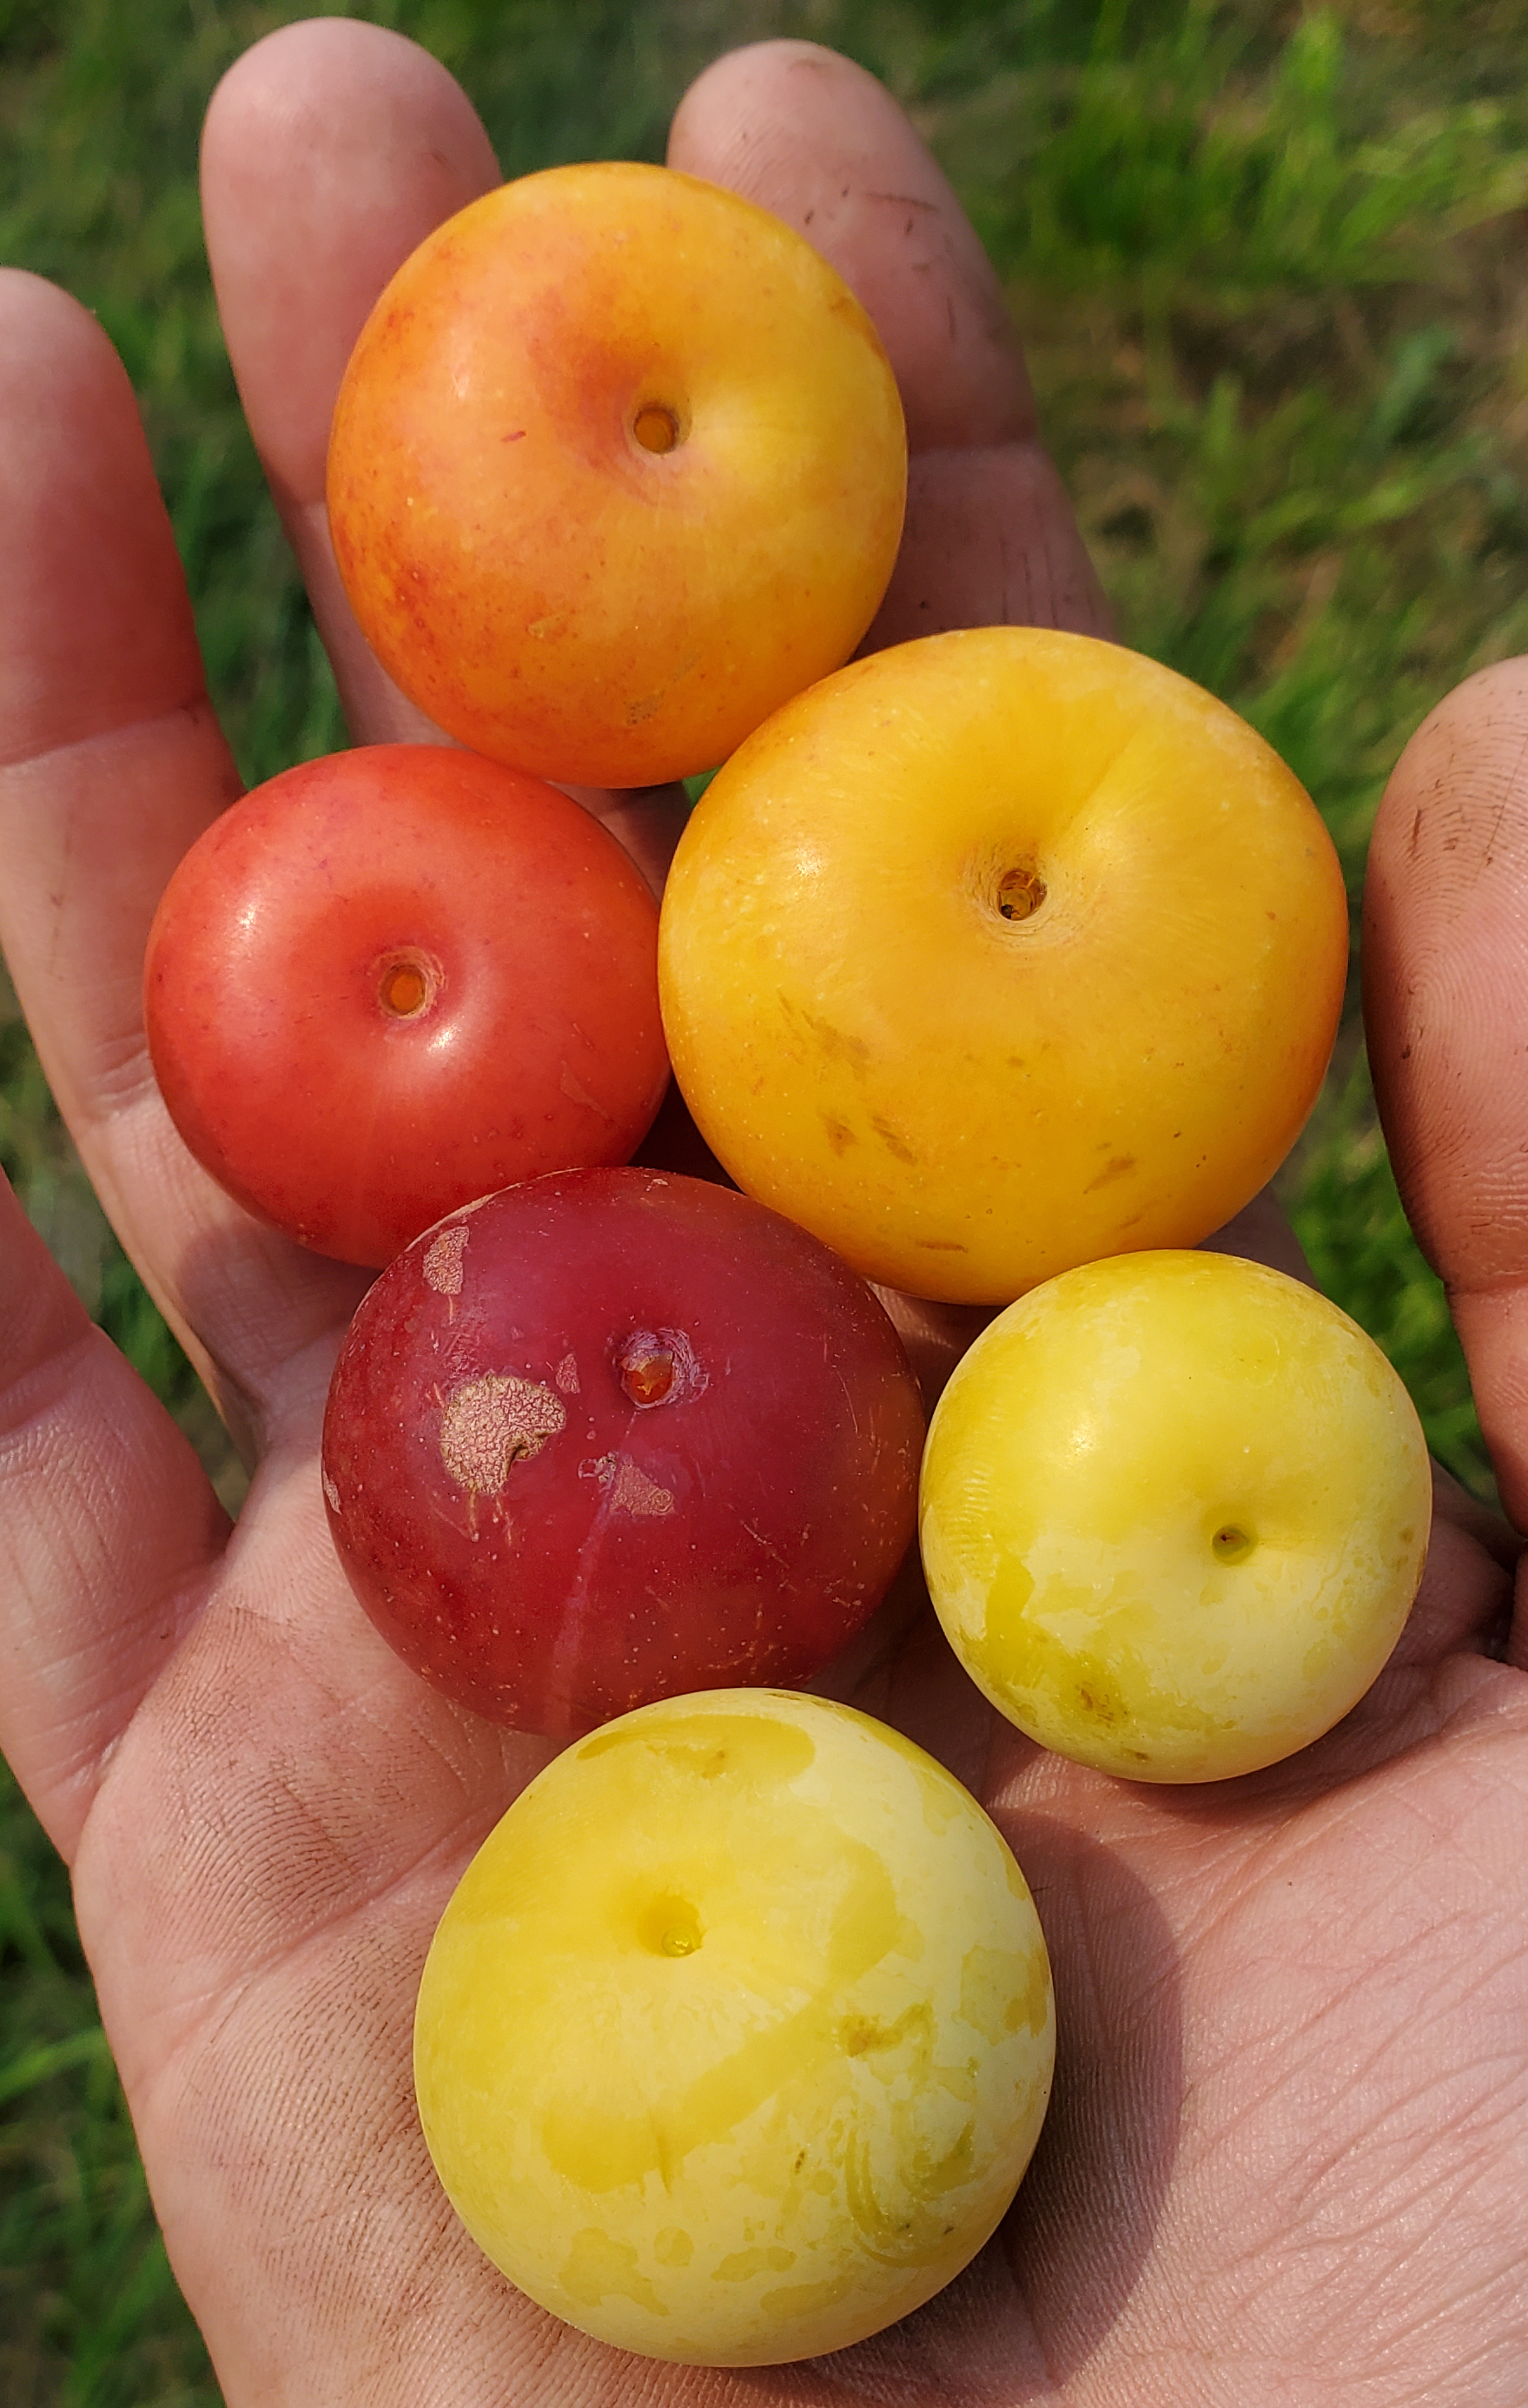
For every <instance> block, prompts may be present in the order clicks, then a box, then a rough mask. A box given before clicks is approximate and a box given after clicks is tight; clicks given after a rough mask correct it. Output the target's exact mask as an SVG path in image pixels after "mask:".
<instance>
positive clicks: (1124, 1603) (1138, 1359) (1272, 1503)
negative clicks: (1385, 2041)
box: [920, 1252, 1432, 1781]
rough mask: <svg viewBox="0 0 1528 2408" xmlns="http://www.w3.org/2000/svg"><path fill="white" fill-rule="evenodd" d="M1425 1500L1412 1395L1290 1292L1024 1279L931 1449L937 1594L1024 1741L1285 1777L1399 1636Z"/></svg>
mask: <svg viewBox="0 0 1528 2408" xmlns="http://www.w3.org/2000/svg"><path fill="white" fill-rule="evenodd" d="M1431 1502H1432V1484H1431V1478H1430V1474H1429V1468H1428V1460H1427V1448H1426V1443H1425V1441H1424V1440H1423V1438H1422V1434H1421V1426H1420V1424H1419V1422H1418V1419H1417V1414H1416V1412H1415V1409H1414V1408H1413V1406H1412V1403H1411V1400H1410V1398H1409V1397H1408V1396H1407V1391H1406V1389H1405V1387H1404V1385H1403V1384H1402V1382H1401V1380H1400V1379H1399V1377H1398V1376H1397V1374H1396V1372H1395V1371H1394V1369H1392V1366H1391V1364H1390V1363H1389V1362H1387V1360H1386V1358H1385V1356H1384V1355H1382V1354H1381V1352H1380V1350H1379V1349H1378V1346H1376V1345H1375V1344H1374V1342H1373V1340H1371V1339H1369V1338H1368V1337H1366V1336H1365V1335H1364V1331H1363V1330H1361V1329H1360V1328H1358V1326H1356V1324H1354V1323H1353V1322H1351V1321H1349V1318H1348V1317H1347V1315H1346V1314H1345V1313H1343V1312H1339V1311H1338V1309H1337V1307H1336V1306H1335V1305H1334V1304H1332V1303H1330V1302H1329V1301H1328V1299H1327V1298H1326V1297H1322V1296H1320V1295H1318V1294H1317V1293H1316V1291H1315V1290H1314V1289H1312V1288H1308V1287H1307V1286H1305V1285H1304V1284H1303V1283H1301V1282H1300V1281H1298V1280H1294V1279H1290V1278H1287V1277H1286V1276H1285V1275H1284V1274H1283V1273H1282V1272H1280V1271H1276V1270H1270V1269H1267V1268H1266V1266H1264V1265H1263V1264H1261V1263H1250V1262H1243V1261H1240V1260H1238V1259H1237V1258H1236V1257H1235V1256H1232V1255H1228V1254H1196V1253H1192V1252H1182V1253H1178V1252H1169V1253H1161V1254H1125V1255H1116V1256H1113V1257H1110V1258H1109V1259H1107V1260H1106V1261H1102V1262H1096V1263H1091V1264H1087V1265H1084V1266H1083V1267H1082V1268H1080V1269H1075V1270H1071V1271H1067V1272H1064V1274H1062V1275H1061V1276H1060V1277H1059V1278H1057V1279H1054V1280H1051V1281H1050V1282H1048V1283H1046V1284H1045V1285H1043V1286H1041V1287H1037V1288H1035V1290H1033V1292H1032V1293H1031V1294H1029V1295H1028V1296H1026V1297H1021V1299H1020V1300H1019V1301H1018V1302H1017V1303H1015V1304H1013V1305H1011V1306H1010V1307H1009V1308H1008V1310H1007V1312H1004V1313H1001V1314H999V1316H998V1317H997V1319H996V1320H995V1321H993V1322H992V1323H991V1324H990V1326H988V1328H987V1329H986V1330H985V1331H984V1332H983V1333H982V1335H981V1337H980V1338H978V1340H977V1342H976V1344H975V1345H974V1346H973V1347H972V1348H971V1350H970V1352H969V1353H968V1354H967V1355H965V1356H964V1359H963V1361H962V1362H961V1364H960V1366H959V1368H958V1369H957V1370H956V1372H955V1374H954V1377H953V1378H952V1379H951V1381H950V1384H949V1386H948V1387H947V1388H946V1390H945V1392H944V1395H943V1397H942V1398H941V1399H940V1402H939V1405H938V1407H937V1408H936V1410H935V1415H934V1419H933V1423H932V1425H931V1426H930V1431H929V1439H928V1445H927V1448H926V1451H925V1454H924V1459H923V1472H922V1484H921V1507H920V1517H921V1544H922V1550H923V1562H924V1569H925V1570H926V1572H927V1575H928V1584H929V1591H930V1594H931V1596H932V1597H933V1599H934V1603H935V1609H936V1611H937V1613H938V1615H939V1618H940V1621H941V1622H942V1624H943V1625H944V1628H945V1630H946V1632H947V1634H948V1636H949V1638H950V1643H951V1644H952V1646H953V1647H954V1649H955V1651H956V1653H957V1655H958V1656H960V1658H961V1660H962V1662H963V1663H964V1666H965V1669H966V1670H967V1671H968V1672H969V1673H970V1675H971V1677H972V1679H973V1680H974V1681H975V1682H976V1683H977V1684H978V1687H979V1688H980V1689H981V1690H983V1691H984V1693H985V1694H986V1696H987V1697H988V1698H990V1699H991V1700H992V1703H993V1704H994V1705H995V1706H997V1707H998V1708H999V1709H1000V1710H1001V1712H1002V1713H1005V1714H1007V1716H1008V1718H1009V1720H1010V1721H1012V1722H1015V1723H1017V1724H1018V1725H1019V1727H1020V1728H1021V1729H1022V1730H1024V1731H1027V1732H1028V1733H1029V1735H1030V1736H1031V1738H1033V1739H1036V1740H1038V1741H1040V1742H1042V1743H1043V1744H1044V1745H1045V1746H1046V1747H1049V1748H1053V1749H1055V1750H1056V1751H1057V1752H1058V1753H1059V1754H1061V1755H1063V1756H1071V1757H1073V1758H1075V1759H1077V1760H1078V1761H1079V1762H1082V1763H1085V1764H1091V1765H1094V1766H1097V1767H1098V1768H1100V1769H1101V1770H1104V1771H1106V1772H1111V1773H1119V1774H1123V1775H1126V1776H1128V1777H1129V1778H1130V1779H1132V1780H1137V1781H1217V1780H1221V1779H1223V1778H1226V1777H1228V1776H1231V1775H1234V1774H1238V1773H1244V1772H1250V1771H1252V1770H1256V1769H1257V1768H1259V1767H1260V1766H1263V1765H1266V1764H1272V1763H1276V1762H1278V1760H1279V1759H1280V1758H1282V1757H1284V1756H1290V1755H1292V1754H1293V1753H1294V1752H1295V1750H1296V1749H1298V1748H1301V1747H1304V1746H1306V1745H1307V1743H1308V1742H1310V1741H1312V1740H1314V1739H1317V1738H1319V1737H1320V1736H1321V1733H1322V1732H1323V1731H1326V1730H1328V1729H1330V1727H1332V1726H1333V1725H1334V1724H1335V1723H1336V1722H1337V1721H1339V1720H1340V1718H1341V1717H1342V1716H1343V1715H1344V1714H1345V1713H1347V1712H1348V1711H1349V1708H1350V1707H1351V1706H1353V1705H1354V1704H1356V1703H1357V1701H1358V1699H1360V1698H1361V1697H1362V1696H1363V1694H1364V1691H1365V1690H1366V1689H1367V1688H1368V1687H1369V1685H1370V1684H1371V1683H1372V1682H1373V1681H1374V1679H1375V1677H1376V1675H1377V1674H1378V1672H1379V1670H1380V1669H1381V1668H1382V1666H1383V1665H1384V1662H1385V1660H1386V1658H1387V1656H1389V1655H1390V1653H1391V1651H1392V1648H1393V1646H1394V1644H1395V1641H1396V1639H1397V1638H1398V1636H1399V1634H1400V1630H1401V1627H1402V1625H1403V1623H1404V1622H1405V1620H1406V1617H1407V1611H1408V1609H1409V1607H1410V1605H1411V1601H1412V1598H1413V1597H1414V1596H1415V1594H1416V1589H1417V1584H1418V1582H1419V1580H1420V1579H1421V1567H1422V1560H1423V1556H1424V1555H1425V1553H1426V1547H1427V1536H1428V1526H1429V1520H1430V1514H1431Z"/></svg>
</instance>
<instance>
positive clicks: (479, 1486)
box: [440, 1372, 567, 1496]
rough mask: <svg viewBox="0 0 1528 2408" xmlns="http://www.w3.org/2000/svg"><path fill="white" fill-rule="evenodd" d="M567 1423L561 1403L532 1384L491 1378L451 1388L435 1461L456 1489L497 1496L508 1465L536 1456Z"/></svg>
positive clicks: (498, 1376) (495, 1375) (493, 1374)
mask: <svg viewBox="0 0 1528 2408" xmlns="http://www.w3.org/2000/svg"><path fill="white" fill-rule="evenodd" d="M566 1421H567V1412H566V1410H565V1409H564V1404H563V1400H562V1398H560V1397H557V1396H554V1395H553V1393H552V1391H551V1390H550V1388H549V1387H547V1386H545V1385H544V1384H543V1383H539V1382H537V1381H534V1380H517V1379H513V1378H509V1377H506V1376H503V1375H501V1374H499V1373H496V1372H491V1373H489V1374H488V1376H487V1377H486V1378H484V1379H481V1380H467V1381H465V1382H464V1383H463V1385H462V1386H461V1387H460V1388H453V1389H452V1391H451V1393H450V1396H449V1397H448V1398H447V1399H446V1404H445V1409H444V1411H443V1412H442V1414H441V1419H440V1459H441V1461H442V1462H443V1463H444V1465H445V1467H446V1469H447V1470H448V1471H449V1472H450V1476H451V1478H452V1479H453V1480H454V1481H455V1482H456V1483H457V1485H458V1486H459V1487H462V1488H465V1489H467V1490H468V1491H469V1492H470V1493H471V1494H472V1495H474V1496H481V1495H484V1494H490V1495H496V1494H497V1492H498V1491H499V1490H500V1489H501V1488H502V1487H503V1486H504V1484H505V1482H506V1481H507V1479H508V1477H509V1470H510V1466H511V1465H512V1464H516V1463H521V1462H524V1461H525V1460H527V1459H528V1458H529V1457H530V1456H531V1455H539V1454H540V1452H541V1449H542V1448H543V1447H544V1446H545V1444H546V1442H547V1441H548V1439H549V1438H555V1437H556V1436H557V1434H558V1432H559V1430H561V1429H562V1428H564V1426H565V1424H566Z"/></svg>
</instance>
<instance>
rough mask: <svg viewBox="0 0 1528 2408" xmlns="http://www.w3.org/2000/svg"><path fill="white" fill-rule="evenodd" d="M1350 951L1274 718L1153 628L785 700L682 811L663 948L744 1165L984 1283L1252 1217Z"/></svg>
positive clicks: (1023, 644)
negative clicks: (1241, 706) (1230, 706)
mask: <svg viewBox="0 0 1528 2408" xmlns="http://www.w3.org/2000/svg"><path fill="white" fill-rule="evenodd" d="M1347 967H1348V914H1347V903H1346V897H1345V895H1344V891H1343V882H1342V877H1341V873H1340V870H1339V867H1338V864H1337V860H1336V855H1335V852H1334V849H1333V846H1332V842H1331V839H1330V838H1329V837H1328V835H1327V833H1326V830H1325V828H1324V826H1323V824H1322V823H1321V818H1320V816H1319V814H1318V812H1317V811H1316V809H1315V807H1314V805H1313V804H1312V803H1311V801H1310V799H1309V797H1308V796H1307V794H1306V793H1305V791H1304V789H1303V787H1301V785H1300V784H1299V782H1298V781H1297V780H1296V779H1295V778H1294V777H1293V775H1292V773H1291V771H1290V770H1289V769H1287V768H1286V767H1284V765H1283V764H1282V763H1281V762H1280V761H1279V760H1278V756H1277V755H1276V754H1275V753H1273V752H1272V751H1271V750H1270V749H1269V747H1268V746H1267V745H1266V744H1265V743H1264V741H1263V739H1262V738H1260V737H1259V736H1257V735H1256V734H1255V733H1254V732H1253V730H1252V729H1251V728H1250V727H1249V726H1248V725H1247V724H1245V722H1243V721H1242V720H1240V719H1238V718H1237V717H1236V716H1235V713H1234V712H1232V711H1230V710H1227V709H1226V708H1225V706H1224V705H1223V704H1221V703H1220V702H1218V701H1216V700H1215V699H1214V697H1213V696H1212V695H1208V694H1206V693H1204V692H1203V691H1202V690H1201V689H1200V688H1199V687H1197V686H1194V685H1192V684H1191V683H1189V682H1188V681H1187V680H1185V679H1183V678H1180V677H1178V676H1176V675H1174V674H1173V673H1172V672H1171V671H1170V670H1167V669H1164V668H1163V667H1160V666H1159V665H1158V664H1156V663H1155V662H1152V661H1150V660H1146V659H1144V658H1142V657H1141V656H1140V655H1139V654H1136V653H1133V652H1126V651H1125V650H1123V649H1122V648H1121V647H1120V646H1118V645H1113V644H1106V643H1102V642H1099V641H1097V640H1095V639H1093V638H1088V637H1083V636H1069V635H1059V634H1055V633H1053V632H1051V631H1050V630H1048V629H1039V628H1021V627H980V628H970V629H964V630H961V631H958V632H955V633H952V634H950V635H943V636H935V637H928V638H922V639H921V640H920V641H918V642H916V643H911V644H905V645H900V646H897V647H895V648H894V649H893V650H892V651H890V652H880V653H878V654H877V655H875V656H874V657H872V658H869V659H865V660H863V661H858V662H855V663H853V664H851V665H850V667H848V668H845V669H841V670H839V671H838V672H837V674H836V675H835V676H834V677H831V678H828V679H826V680H824V681H822V682H821V684H820V685H818V686H815V687H814V688H812V689H811V690H810V691H809V692H808V693H806V694H803V695H798V696H797V697H796V699H795V700H794V701H793V702H792V703H789V704H787V705H786V706H785V708H784V709H783V710H780V711H778V712H777V713H776V714H775V716H774V717H773V718H772V719H770V720H769V721H768V722H767V723H766V724H764V726H763V727H762V728H760V729H759V730H758V731H757V732H756V733H755V734H754V735H753V736H752V737H751V738H750V739H749V741H748V742H747V743H746V744H745V745H743V746H742V747H741V749H740V750H739V751H738V752H737V753H735V755H734V757H733V758H732V760H731V761H729V762H728V763H727V765H726V766H725V767H724V768H723V769H722V770H721V772H720V774H719V775H718V776H717V777H716V778H715V779H714V780H713V781H712V782H711V784H710V786H709V787H708V788H707V792H706V793H705V795H704V796H702V798H701V801H700V803H699V805H698V806H697V808H696V810H695V811H694V812H693V816H692V818H691V821H690V824H689V826H688V827H687V829H686V831H685V834H684V837H683V839H681V842H680V845H679V849H678V857H677V859H676V861H675V864H674V869H673V873H672V875H671V877H670V880H669V884H668V889H667V893H666V895H665V896H664V909H663V920H662V925H661V933H660V939H659V977H660V994H661V997H662V1002H663V1011H664V1028H665V1031H666V1034H667V1037H668V1042H669V1049H670V1054H671V1055H672V1059H673V1063H674V1068H675V1071H676V1073H677V1075H678V1082H679V1084H680V1086H681V1088H682V1089H683V1092H684V1095H685V1097H686V1100H687V1101H688V1103H689V1105H690V1108H691V1110H692V1111H693V1114H694V1117H695V1120H696V1122H697V1123H698V1125H699V1126H700V1128H701V1131H702V1133H703V1134H704V1136H705V1137H706V1139H707V1142H708V1143H709V1144H710V1146H711V1147H712V1149H713V1150H714V1152H715V1153H716V1154H718V1156H719V1157H720V1158H721V1162H722V1163H723V1164H724V1165H725V1167H726V1168H727V1169H728V1170H729V1171H730V1172H731V1174H732V1176H733V1177H734V1178H735V1180H736V1182H737V1183H738V1184H739V1185H740V1186H741V1187H742V1188H744V1189H745V1190H746V1191H747V1193H748V1194H750V1195H751V1196H754V1197H758V1198H759V1199H760V1200H761V1201H763V1202H764V1203H768V1204H771V1205H773V1206H774V1207H775V1208H776V1209H777V1210H778V1211H783V1212H784V1213H786V1214H787V1216H788V1217H789V1218H790V1219H792V1220H795V1221H799V1222H800V1223H801V1224H802V1225H803V1226H805V1227H807V1228H808V1229H810V1230H812V1231H813V1232H814V1234H815V1235H816V1236H818V1237H820V1238H821V1239H823V1240H825V1241H826V1242H827V1243H828V1244H829V1245H831V1246H832V1247H834V1248H835V1250H836V1252H837V1253H839V1254H842V1255H843V1256H844V1257H845V1259H846V1260H847V1261H849V1262H850V1264H852V1265H853V1267H854V1268H855V1269H857V1270H859V1271H861V1272H862V1273H863V1274H864V1276H866V1277H867V1278H870V1279H874V1280H878V1281H881V1282H883V1283H886V1284H888V1285H890V1286H893V1287H897V1288H903V1289H907V1290H910V1291H911V1292H912V1293H914V1294H915V1295H919V1296H931V1297H946V1298H950V1299H954V1300H963V1301H965V1302H969V1303H986V1304H1007V1302H1009V1301H1010V1299H1011V1298H1012V1297H1015V1296H1017V1295H1018V1294H1020V1293H1021V1291H1022V1290H1023V1289H1024V1288H1026V1287H1029V1286H1032V1285H1034V1283H1035V1282H1036V1281H1038V1280H1041V1279H1045V1278H1048V1277H1049V1276H1050V1275H1051V1274H1052V1273H1053V1272H1055V1271H1059V1270H1063V1269H1066V1268H1068V1267H1069V1266H1070V1265H1071V1264H1073V1263H1077V1262H1083V1261H1087V1260H1090V1259H1091V1258H1092V1257H1093V1256H1095V1255H1098V1254H1113V1253H1119V1252H1121V1251H1123V1250H1125V1249H1127V1248H1130V1249H1135V1248H1139V1247H1143V1246H1165V1245H1192V1244H1195V1243H1197V1242H1198V1240H1200V1239H1202V1238H1204V1237H1206V1236H1207V1235H1208V1234H1209V1232H1210V1231H1211V1230H1212V1229H1215V1228H1217V1227H1219V1226H1221V1224H1222V1223H1223V1222H1225V1221H1226V1220H1228V1219H1229V1218H1230V1217H1231V1215H1232V1214H1233V1213H1235V1211H1239V1209H1240V1208H1241V1207H1242V1206H1243V1205H1244V1204H1246V1203H1247V1202H1248V1200H1249V1199H1250V1197H1252V1196H1253V1195H1254V1194H1255V1193H1256V1192H1257V1190H1258V1188H1259V1187H1260V1186H1261V1185H1262V1184H1263V1183H1264V1181H1265V1180H1266V1179H1267V1178H1268V1177H1269V1175H1270V1174H1271V1172H1272V1171H1273V1170H1274V1168H1276V1167H1277V1165H1278V1163H1279V1161H1280V1160H1281V1159H1282V1158H1283V1156H1284V1154H1286V1153H1287V1151H1288V1149H1289V1147H1290V1146H1291V1145H1292V1142H1293V1140H1294V1138H1295V1136H1296V1135H1297V1134H1298V1132H1299V1129H1300V1127H1301V1125H1302V1124H1303V1123H1304V1121H1305V1119H1306V1116H1307V1112H1308V1111H1309V1109H1310V1106H1311V1104H1312V1103H1313V1101H1314V1099H1315V1097H1316V1094H1317V1092H1318V1089H1319V1087H1320V1084H1321V1077H1322V1074H1323V1071H1324V1069H1325V1066H1326V1063H1327V1059H1328V1056H1329V1054H1330V1051H1331V1046H1332V1040H1333V1037H1334V1035H1335V1028H1336V1023H1337V1015H1338V1012H1339V1010H1340V1008H1341V1001H1342V993H1343V984H1344V980H1345V978H1346V975H1347Z"/></svg>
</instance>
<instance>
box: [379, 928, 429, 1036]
mask: <svg viewBox="0 0 1528 2408" xmlns="http://www.w3.org/2000/svg"><path fill="white" fill-rule="evenodd" d="M373 976H374V978H375V981H376V987H377V1001H378V1006H379V1008H380V1010H381V1011H382V1013H383V1016H384V1017H385V1018H386V1019H388V1020H417V1019H418V1018H419V1016H420V1014H421V1011H428V1010H429V1008H430V1006H431V1004H432V1003H434V1001H435V999H436V996H437V995H438V994H439V992H440V988H441V984H442V971H441V968H440V964H439V963H438V962H437V961H436V959H435V958H434V956H433V955H432V954H430V953H421V951H420V949H419V947H418V946H416V945H399V946H395V947H393V948H391V949H390V950H389V951H388V952H387V953H382V954H380V955H378V959H377V962H376V963H375V965H374V967H373Z"/></svg>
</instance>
